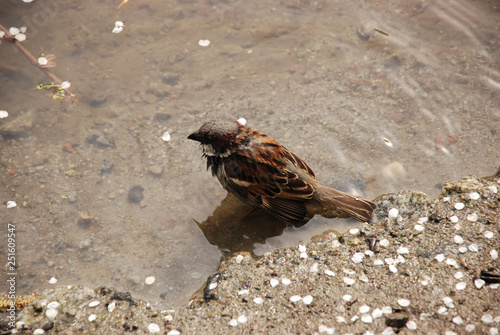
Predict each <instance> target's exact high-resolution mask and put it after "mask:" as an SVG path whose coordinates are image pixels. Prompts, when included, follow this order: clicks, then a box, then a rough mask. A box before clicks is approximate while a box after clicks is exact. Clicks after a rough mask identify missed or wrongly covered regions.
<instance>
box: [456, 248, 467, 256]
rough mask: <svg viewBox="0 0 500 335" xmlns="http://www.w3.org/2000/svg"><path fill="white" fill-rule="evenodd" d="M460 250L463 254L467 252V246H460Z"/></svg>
mask: <svg viewBox="0 0 500 335" xmlns="http://www.w3.org/2000/svg"><path fill="white" fill-rule="evenodd" d="M458 251H459V252H460V253H462V254H465V253H466V252H467V247H460V248H458Z"/></svg>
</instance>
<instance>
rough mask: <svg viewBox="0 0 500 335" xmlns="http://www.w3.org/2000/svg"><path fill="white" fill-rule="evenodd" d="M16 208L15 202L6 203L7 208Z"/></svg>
mask: <svg viewBox="0 0 500 335" xmlns="http://www.w3.org/2000/svg"><path fill="white" fill-rule="evenodd" d="M16 206H17V204H16V202H15V201H12V200H9V201H7V204H6V207H7V208H14V207H16Z"/></svg>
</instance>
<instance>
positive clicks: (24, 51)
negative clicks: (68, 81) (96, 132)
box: [0, 24, 77, 102]
mask: <svg viewBox="0 0 500 335" xmlns="http://www.w3.org/2000/svg"><path fill="white" fill-rule="evenodd" d="M0 30H2V31H3V32H4V33H5V37H6V39H7V40H9V41H10V42H11V43H12V44H14V45H15V46H16V47H17V48H18V49H19V51H21V52H22V54H23V55H25V56H26V58H28V59H29V60H30V62H31V64H33V65H34V66H36V67H37V68H39V69H40V70H41V71H43V72H44V73H45V74H46V75H47V76H48V77H49V78H50V79H52V80H53V81H54V83H56V84H57V85H61V83H62V82H63V81H62V80H61V79H60V78H59V77H58V76H56V75H55V74H53V73H52V72H51V71H50V70H49V69H47V68H45V67H42V66H40V64H38V59H37V58H36V57H35V56H33V54H32V53H31V52H29V51H28V49H26V48H25V47H24V46H23V45H22V44H21V43H20V42H19V41H18V40H16V38H15V37H14V36H12V34H11V33H10V32H9V31H8V30H7V29H6V28H5V27H4V26H3V25H2V24H0ZM64 91H65V92H66V93H67V94H68V95H69V96H70V97H71V100H72V101H73V102H77V98H76V95H75V94H73V92H71V91H70V90H69V89H64Z"/></svg>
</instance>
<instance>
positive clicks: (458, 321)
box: [452, 316, 464, 325]
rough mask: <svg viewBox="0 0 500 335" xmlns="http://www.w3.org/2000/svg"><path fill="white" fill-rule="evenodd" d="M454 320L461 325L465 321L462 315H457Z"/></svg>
mask: <svg viewBox="0 0 500 335" xmlns="http://www.w3.org/2000/svg"><path fill="white" fill-rule="evenodd" d="M452 321H453V323H454V324H456V325H461V324H463V323H464V320H463V319H462V318H461V317H460V316H455V317H454V318H453V320H452Z"/></svg>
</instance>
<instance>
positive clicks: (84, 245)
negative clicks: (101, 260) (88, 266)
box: [78, 237, 94, 250]
mask: <svg viewBox="0 0 500 335" xmlns="http://www.w3.org/2000/svg"><path fill="white" fill-rule="evenodd" d="M92 245H94V239H93V238H92V237H87V238H86V239H84V240H82V241H81V242H80V244H79V245H78V247H79V248H80V249H82V250H87V249H88V248H90V247H91V246H92Z"/></svg>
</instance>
